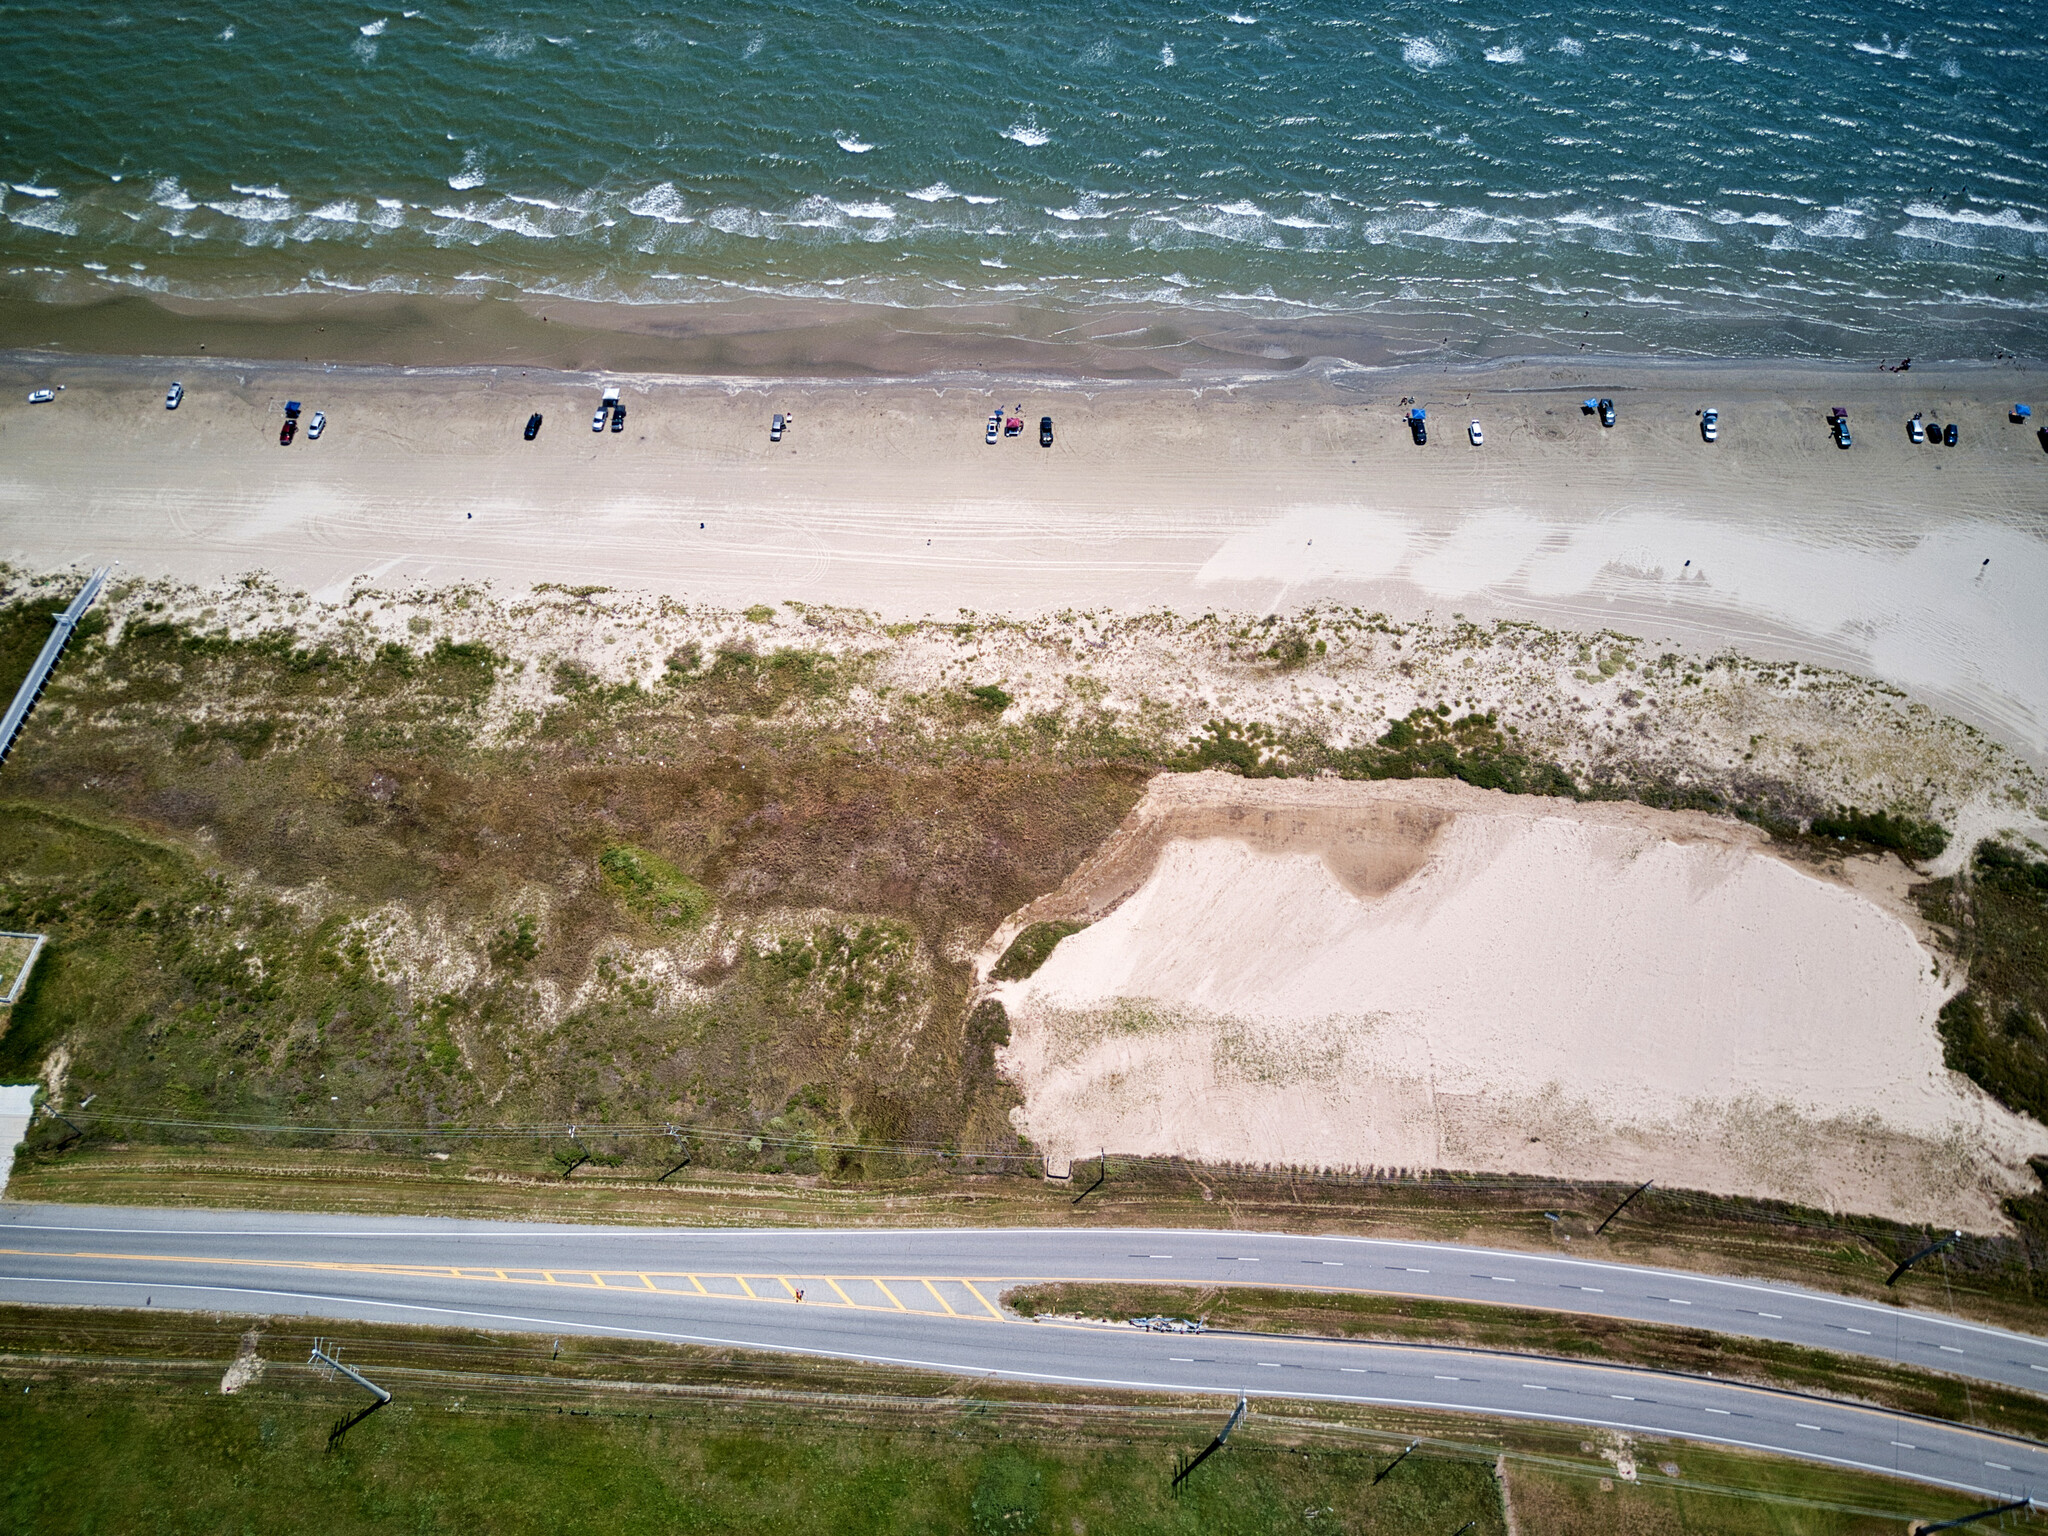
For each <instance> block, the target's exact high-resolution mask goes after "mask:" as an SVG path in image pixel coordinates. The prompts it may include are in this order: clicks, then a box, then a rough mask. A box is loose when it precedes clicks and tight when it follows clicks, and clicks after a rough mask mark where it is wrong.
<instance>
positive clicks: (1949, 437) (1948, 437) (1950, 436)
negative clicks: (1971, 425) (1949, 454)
mask: <svg viewBox="0 0 2048 1536" xmlns="http://www.w3.org/2000/svg"><path fill="white" fill-rule="evenodd" d="M1941 440H1942V441H1943V442H1944V443H1946V444H1948V446H1949V447H1951V448H1953V447H1955V445H1956V424H1955V423H1954V422H1950V423H1949V424H1948V426H1947V427H1945V428H1944V429H1943V430H1942V434H1941Z"/></svg>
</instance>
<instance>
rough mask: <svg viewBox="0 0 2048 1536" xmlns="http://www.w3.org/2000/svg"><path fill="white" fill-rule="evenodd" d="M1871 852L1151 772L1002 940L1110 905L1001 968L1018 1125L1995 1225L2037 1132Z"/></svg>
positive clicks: (1703, 828) (1438, 786)
mask: <svg viewBox="0 0 2048 1536" xmlns="http://www.w3.org/2000/svg"><path fill="white" fill-rule="evenodd" d="M1852 873H1853V872H1852ZM1862 873H1863V874H1864V876H1865V878H1862V879H1857V880H1852V879H1850V878H1847V877H1846V876H1845V877H1843V878H1835V877H1833V876H1831V875H1830V874H1829V873H1828V872H1826V871H1822V870H1818V869H1815V868H1812V867H1808V866H1804V865H1795V864H1794V863H1792V862H1789V861H1788V860H1787V859H1785V858H1781V857H1779V856H1777V855H1776V854H1774V852H1773V851H1772V849H1771V845H1770V842H1769V839H1768V838H1766V837H1765V836H1764V835H1763V834H1762V833H1759V832H1757V831H1755V830H1753V829H1751V828H1749V827H1747V826H1744V825H1742V824H1740V823H1735V822H1727V821H1719V820H1715V819H1713V818H1709V817H1706V816H1701V815H1694V814H1680V813H1668V812H1658V811H1651V810H1646V809H1644V808H1642V807H1640V806H1633V805H1626V806H1625V805H1590V806H1589V805H1576V804H1573V803H1571V802H1567V801H1560V800H1546V799H1536V798H1532V797H1510V796H1505V795H1500V794H1495V793H1491V792H1487V791H1482V790H1475V789H1472V788H1470V787H1468V786H1466V785H1462V784H1457V783H1440V782H1430V783H1414V782H1399V783H1385V784H1357V783H1338V782H1303V781H1285V782H1276V781H1264V782H1245V781H1242V780H1239V779H1236V778H1232V777H1229V776H1225V775H1218V774H1204V775H1198V776H1182V777H1162V778H1161V779H1158V780H1155V781H1154V783H1153V785H1152V787H1151V789H1150V792H1149V793H1148V795H1147V798H1146V799H1145V800H1144V801H1143V802H1142V803H1141V804H1140V806H1139V807H1138V809H1137V810H1136V811H1134V812H1133V813H1132V816H1131V817H1130V819H1129V820H1128V821H1127V822H1126V824H1125V826H1124V827H1123V828H1122V829H1121V830H1120V831H1119V832H1118V834H1117V836H1116V837H1115V838H1114V839H1112V840H1111V842H1110V843H1109V844H1108V845H1106V846H1105V847H1104V849H1103V850H1102V851H1101V852H1100V853H1099V854H1098V855H1097V856H1096V857H1095V858H1094V859H1093V860H1091V861H1090V862H1089V863H1088V864H1087V865H1085V866H1084V867H1083V868H1082V869H1080V870H1079V871H1077V872H1076V874H1075V876H1074V877H1073V878H1072V879H1071V880H1069V881H1068V882H1067V884H1066V885H1065V886H1064V887H1062V889H1061V890H1060V891H1059V892H1056V893H1055V894H1054V895H1052V896H1050V897H1047V898H1044V899H1043V900H1041V901H1040V902H1037V903H1035V904H1034V905H1033V906H1032V907H1031V908H1028V909H1026V911H1024V912H1022V913H1019V914H1018V915H1017V917H1016V918H1015V919H1014V920H1013V921H1012V922H1011V923H1010V924H1006V925H1005V928H1004V930H1003V931H1002V932H1000V933H999V934H998V935H997V936H996V939H995V940H994V941H993V942H992V944H991V946H990V951H989V956H988V958H989V959H991V960H992V959H993V957H994V956H995V955H996V954H999V953H1000V952H1001V946H1002V945H1003V944H1006V943H1007V942H1008V939H1009V937H1010V936H1011V935H1012V934H1014V932H1016V931H1017V929H1018V928H1019V927H1021V926H1022V925H1023V924H1024V923H1027V922H1032V921H1041V920H1046V919H1050V918H1054V917H1076V918H1082V919H1086V920H1090V921H1092V923H1093V926H1091V927H1089V928H1088V929H1087V930H1085V931H1084V932H1082V933H1079V934H1076V935H1074V936H1073V937H1071V938H1068V939H1067V940H1065V941H1064V942H1063V943H1061V944H1060V946H1059V947H1058V949H1056V950H1055V951H1054V952H1053V955H1052V957H1051V958H1050V959H1049V960H1048V961H1047V962H1046V963H1045V965H1044V966H1043V967H1042V968H1041V969H1040V970H1039V971H1038V973H1037V974H1036V975H1035V976H1032V977H1031V978H1029V979H1027V980H1024V981H1021V982H1012V983H1008V984H1004V985H1000V986H997V987H995V988H994V989H993V992H994V995H996V996H998V997H1000V998H1001V999H1002V1001H1003V1002H1004V1004H1005V1005H1006V1007H1007V1008H1008V1009H1009V1012H1010V1017H1011V1021H1012V1030H1013V1044H1012V1045H1011V1047H1010V1049H1009V1051H1008V1053H1007V1056H1006V1058H1005V1061H1006V1067H1007V1070H1008V1071H1009V1072H1010V1074H1011V1075H1012V1076H1013V1077H1014V1079H1015V1080H1016V1081H1017V1082H1018V1084H1019V1085H1020V1087H1021V1088H1022V1090H1023V1093H1024V1096H1025V1103H1024V1106H1023V1108H1022V1109H1021V1110H1020V1111H1019V1117H1020V1121H1021V1125H1020V1128H1021V1129H1023V1130H1024V1131H1026V1132H1027V1133H1028V1134H1029V1135H1030V1136H1032V1137H1033V1138H1034V1139H1036V1140H1037V1141H1038V1142H1039V1143H1040V1144H1041V1145H1043V1146H1044V1147H1045V1148H1046V1149H1047V1150H1048V1152H1049V1153H1050V1154H1051V1155H1053V1156H1054V1157H1055V1159H1058V1158H1061V1157H1074V1156H1082V1155H1086V1154H1089V1153H1092V1152H1093V1151H1094V1150H1095V1149H1096V1148H1098V1147H1102V1146H1107V1147H1109V1148H1111V1149H1113V1150H1120V1151H1125V1152H1133V1153H1164V1154H1180V1155H1184V1156H1188V1157H1193V1158H1201V1159H1208V1160H1233V1159H1236V1160H1248V1161H1256V1162H1271V1163H1294V1164H1302V1165H1311V1166H1324V1165H1327V1166H1379V1167H1411V1168H1460V1169H1472V1170H1493V1171H1503V1172H1526V1173H1539V1174H1555V1175H1569V1176H1574V1177H1584V1178H1614V1179H1646V1178H1652V1177H1654V1178H1656V1179H1658V1180H1659V1181H1660V1182H1662V1183H1665V1184H1669V1185H1683V1186H1687V1187H1691V1188H1696V1189H1710V1190H1717V1191H1721V1192H1724V1193H1731V1194H1746V1195H1755V1196H1763V1197H1775V1198H1781V1199H1788V1200H1797V1201H1801V1202H1806V1203H1811V1204H1818V1205H1824V1206H1828V1207H1832V1208H1837V1209H1855V1210H1862V1211H1871V1212H1881V1213H1884V1214H1888V1215H1892V1216H1895V1217H1899V1218H1902V1219H1910V1220H1929V1221H1939V1222H1944V1223H1961V1224H1966V1225H1975V1226H1977V1227H1979V1228H1981V1229H1989V1228H1994V1227H1996V1226H1998V1225H1999V1224H2000V1222H2001V1216H2000V1213H1999V1209H1998V1203H1997V1202H1998V1197H1999V1195H2000V1194H2001V1193H2003V1192H2006V1191H2010V1190H2013V1189H2018V1188H2023V1187H2029V1186H2030V1185H2031V1174H2030V1173H2029V1172H2028V1171H2027V1169H2026V1166H2025V1160H2026V1158H2027V1157H2028V1156H2030V1155H2036V1154H2041V1153H2048V1128H2044V1127H2042V1126H2040V1125H2037V1124H2035V1123H2033V1122H2031V1121H2029V1120H2025V1119H2023V1118H2022V1117H2019V1116H2016V1115H2014V1114H2012V1113H2010V1112H2009V1111H2007V1110H2005V1109H2003V1108H2001V1107H2000V1106H1999V1105H1997V1104H1996V1103H1995V1102H1993V1101H1992V1100H1991V1099H1990V1098H1988V1097H1987V1096H1986V1095H1985V1094H1984V1093H1983V1092H1982V1091H1981V1090H1979V1089H1978V1088H1977V1087H1975V1085H1973V1084H1971V1083H1970V1082H1969V1081H1968V1080H1966V1079H1964V1078H1962V1077H1961V1076H1959V1075H1957V1074H1955V1073H1952V1072H1950V1071H1948V1070H1947V1069H1946V1068H1945V1067H1944V1066H1943V1065H1942V1060H1941V1045H1940V1041H1939V1039H1938V1037H1937V1035H1936V1032H1935V1016H1936V1013H1937V1012H1938V1010H1939V1008H1940V1006H1941V1004H1942V1002H1943V1001H1944V1000H1945V998H1946V997H1947V996H1948V995H1949V993H1950V992H1951V991H1952V990H1953V988H1954V986H1955V985H1957V981H1956V979H1955V978H1952V977H1948V976H1945V975H1944V974H1943V972H1942V969H1941V967H1940V966H1939V964H1938V963H1937V957H1936V956H1935V955H1933V954H1932V953H1931V952H1930V951H1929V950H1927V949H1926V948H1925V947H1924V946H1923V945H1922V943H1921V941H1920V939H1919V937H1918V935H1917V932H1916V927H1915V921H1916V920H1915V919H1914V917H1913V916H1912V914H1911V911H1910V909H1909V908H1907V907H1905V906H1904V904H1903V903H1902V902H1900V901H1899V900H1898V898H1897V897H1896V895H1890V894H1887V889H1886V888H1887V884H1888V882H1886V881H1885V880H1883V879H1878V878H1870V877H1871V876H1872V875H1875V874H1880V873H1882V872H1881V871H1864V872H1862ZM1889 887H1890V889H1891V890H1892V891H1896V890H1897V889H1898V882H1897V881H1892V882H1889Z"/></svg>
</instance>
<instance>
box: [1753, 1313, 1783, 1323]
mask: <svg viewBox="0 0 2048 1536" xmlns="http://www.w3.org/2000/svg"><path fill="white" fill-rule="evenodd" d="M1757 1316H1758V1317H1768V1318H1769V1319H1770V1320H1771V1321H1772V1322H1774V1323H1782V1322H1783V1321H1785V1314H1784V1313H1782V1312H1759V1313H1757Z"/></svg>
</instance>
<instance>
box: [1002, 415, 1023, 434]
mask: <svg viewBox="0 0 2048 1536" xmlns="http://www.w3.org/2000/svg"><path fill="white" fill-rule="evenodd" d="M1023 430H1024V418H1023V417H1022V416H1012V417H1011V418H1010V419H1009V420H1008V421H1006V422H1004V423H1003V436H1005V437H1015V436H1016V435H1017V434H1018V433H1019V432H1022V431H1023Z"/></svg>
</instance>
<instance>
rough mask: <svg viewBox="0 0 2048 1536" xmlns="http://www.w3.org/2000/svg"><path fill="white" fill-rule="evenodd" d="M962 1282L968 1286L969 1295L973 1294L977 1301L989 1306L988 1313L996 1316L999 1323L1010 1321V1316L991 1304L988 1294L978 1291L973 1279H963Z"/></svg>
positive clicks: (993, 1316)
mask: <svg viewBox="0 0 2048 1536" xmlns="http://www.w3.org/2000/svg"><path fill="white" fill-rule="evenodd" d="M960 1283H961V1284H962V1285H964V1286H966V1287H967V1294H968V1295H970V1296H972V1297H973V1298H974V1299H975V1300H976V1301H978V1302H980V1303H981V1304H982V1305H983V1306H984V1307H987V1308H988V1315H989V1316H990V1317H992V1318H994V1319H995V1320H996V1321H997V1322H999V1323H1002V1322H1008V1321H1009V1319H1008V1318H1006V1317H1004V1316H1003V1314H1002V1313H1001V1312H1000V1311H998V1310H997V1309H996V1308H995V1307H994V1306H993V1305H991V1304H990V1302H989V1299H988V1298H987V1297H986V1296H984V1295H982V1294H981V1292H979V1291H977V1290H976V1289H975V1288H974V1282H973V1281H972V1280H962V1281H961V1282H960Z"/></svg>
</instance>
